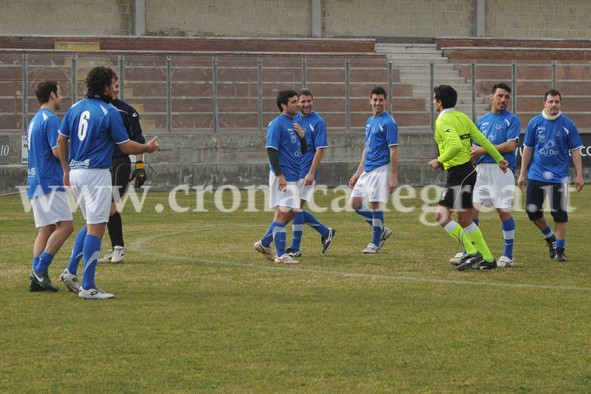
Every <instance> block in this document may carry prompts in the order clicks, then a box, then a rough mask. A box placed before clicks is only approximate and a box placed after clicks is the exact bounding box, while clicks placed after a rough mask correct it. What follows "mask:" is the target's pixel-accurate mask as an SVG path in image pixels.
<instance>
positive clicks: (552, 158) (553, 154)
mask: <svg viewBox="0 0 591 394" xmlns="http://www.w3.org/2000/svg"><path fill="white" fill-rule="evenodd" d="M523 145H524V146H526V147H528V148H531V149H532V159H531V163H530V165H529V168H528V170H527V179H532V180H534V181H539V182H547V183H562V182H564V180H565V179H566V178H568V177H569V165H570V150H572V149H577V148H581V147H582V146H583V141H582V140H581V136H580V135H579V130H578V129H577V126H575V124H574V123H573V121H572V120H570V119H569V118H567V117H566V116H564V115H560V116H559V117H558V118H556V119H555V120H547V119H545V118H544V116H543V115H538V116H536V117H534V118H533V119H532V120H530V121H529V124H528V125H527V129H526V130H525V137H524V140H523Z"/></svg>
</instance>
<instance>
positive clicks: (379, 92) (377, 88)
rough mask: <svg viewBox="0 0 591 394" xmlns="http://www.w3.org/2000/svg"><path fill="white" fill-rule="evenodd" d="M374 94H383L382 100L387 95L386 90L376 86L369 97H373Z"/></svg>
mask: <svg viewBox="0 0 591 394" xmlns="http://www.w3.org/2000/svg"><path fill="white" fill-rule="evenodd" d="M374 94H383V95H384V98H388V94H387V93H386V89H384V88H383V87H381V86H376V87H374V88H373V89H372V90H371V93H370V95H369V97H371V96H373V95H374Z"/></svg>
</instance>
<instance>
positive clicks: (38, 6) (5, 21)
mask: <svg viewBox="0 0 591 394" xmlns="http://www.w3.org/2000/svg"><path fill="white" fill-rule="evenodd" d="M140 3H141V5H142V7H139V4H140ZM136 8H137V9H143V10H145V13H144V14H143V20H141V21H140V22H142V23H136V24H135V25H136V26H137V25H141V26H142V27H143V29H144V32H143V34H144V35H147V36H189V37H266V38H304V37H311V34H312V32H315V31H318V32H319V36H315V37H322V38H339V37H378V36H384V37H445V36H448V37H470V36H474V35H475V32H482V33H479V34H478V35H479V36H483V37H492V38H530V39H542V38H552V39H591V29H589V15H590V14H591V3H590V2H589V1H588V0H570V1H568V2H560V3H552V2H548V1H545V0H512V1H505V0H487V1H483V0H446V1H435V0H418V1H417V0H414V1H413V0H397V1H396V0H331V1H329V0H307V1H304V0H300V1H287V0H225V1H219V0H200V1H194V0H175V1H173V2H171V1H169V0H103V1H100V2H97V1H95V0H76V1H74V0H64V1H59V2H57V1H54V2H45V3H43V2H39V1H38V0H0V9H1V12H0V34H2V35H4V34H9V35H36V34H46V35H78V36H80V35H124V36H125V35H134V33H135V31H134V15H135V10H136ZM317 13H319V14H320V15H319V17H318V18H315V17H314V16H315V15H316V14H317ZM141 17H142V15H141V14H140V16H139V17H138V18H141ZM316 20H317V21H319V22H317V23H319V24H320V26H311V24H312V23H313V21H316ZM477 21H484V22H480V23H484V26H478V27H477V26H476V25H475V24H476V22H477ZM39 22H41V23H39Z"/></svg>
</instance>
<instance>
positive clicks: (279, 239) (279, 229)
mask: <svg viewBox="0 0 591 394" xmlns="http://www.w3.org/2000/svg"><path fill="white" fill-rule="evenodd" d="M286 235H287V234H286V232H285V223H277V222H275V228H274V229H273V241H274V242H275V249H276V251H277V256H283V255H284V254H285V238H286Z"/></svg>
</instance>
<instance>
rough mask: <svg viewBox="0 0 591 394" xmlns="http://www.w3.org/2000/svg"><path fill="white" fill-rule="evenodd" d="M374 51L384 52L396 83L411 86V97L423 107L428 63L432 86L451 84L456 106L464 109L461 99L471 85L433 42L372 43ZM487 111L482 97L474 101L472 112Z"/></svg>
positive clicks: (428, 89)
mask: <svg viewBox="0 0 591 394" xmlns="http://www.w3.org/2000/svg"><path fill="white" fill-rule="evenodd" d="M375 48H376V49H375V50H376V52H377V53H381V54H385V55H386V56H387V58H388V60H389V61H391V62H392V64H393V67H394V68H395V69H397V70H398V71H399V74H400V82H402V83H406V84H410V85H411V86H412V87H413V97H415V98H417V99H419V98H423V99H425V105H426V109H427V107H428V106H429V105H430V102H431V97H432V95H433V93H432V91H431V64H433V65H434V69H433V73H434V80H435V85H438V84H447V85H452V86H453V87H454V88H455V89H456V90H457V91H458V96H459V100H458V107H460V106H461V107H462V108H465V105H463V104H464V103H465V102H467V101H469V100H471V98H472V86H471V83H470V81H469V80H466V78H465V77H464V76H462V74H461V73H460V71H459V70H458V67H457V65H456V64H454V63H450V62H449V61H448V59H447V58H446V57H444V56H443V53H442V51H441V50H439V49H438V48H437V44H414V43H376V46H375ZM486 111H487V103H486V102H485V100H483V99H479V100H477V103H476V112H477V113H484V112H486Z"/></svg>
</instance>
